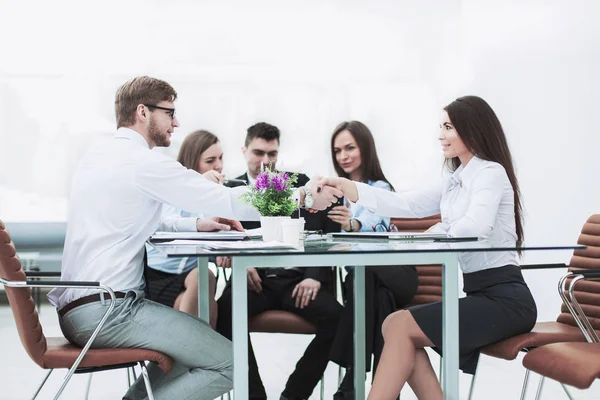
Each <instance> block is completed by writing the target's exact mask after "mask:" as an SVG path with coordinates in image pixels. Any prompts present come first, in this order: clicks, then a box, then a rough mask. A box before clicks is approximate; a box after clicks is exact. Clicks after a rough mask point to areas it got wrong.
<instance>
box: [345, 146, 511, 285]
mask: <svg viewBox="0 0 600 400" xmlns="http://www.w3.org/2000/svg"><path fill="white" fill-rule="evenodd" d="M356 187H357V189H358V201H357V204H361V205H363V206H365V207H366V208H367V209H369V210H371V211H373V212H375V213H377V214H378V215H383V216H389V217H402V218H423V217H427V216H430V215H435V214H438V213H440V212H441V215H442V222H441V223H439V224H437V225H436V226H435V227H433V228H432V230H431V231H432V232H440V233H446V234H447V235H448V236H476V237H478V238H482V239H485V240H488V241H489V242H490V243H492V244H494V245H506V246H514V244H515V241H516V240H517V234H516V226H515V212H514V191H513V188H512V185H511V184H510V181H509V180H508V176H507V175H506V171H505V170H504V167H502V166H501V165H500V164H498V163H495V162H491V161H485V160H482V159H480V158H477V157H473V158H472V159H471V160H470V161H469V162H468V163H467V166H466V167H465V166H463V165H461V166H459V167H458V168H457V169H456V171H454V173H453V174H452V175H447V176H446V177H445V179H444V180H443V182H442V185H441V187H440V186H439V185H436V186H434V187H430V188H428V189H426V190H415V191H409V192H404V193H397V192H390V191H387V190H382V189H376V188H373V187H372V186H369V185H367V184H364V183H358V182H357V183H356ZM459 261H460V266H461V269H462V270H463V272H465V273H469V272H475V271H480V270H483V269H488V268H497V267H502V266H504V265H509V264H510V265H519V261H518V258H517V253H516V251H506V252H472V253H460V254H459Z"/></svg>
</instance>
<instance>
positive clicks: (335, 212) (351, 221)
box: [329, 121, 419, 400]
mask: <svg viewBox="0 0 600 400" xmlns="http://www.w3.org/2000/svg"><path fill="white" fill-rule="evenodd" d="M331 157H332V160H333V166H334V168H335V170H336V172H337V173H338V175H339V176H342V177H346V178H349V179H352V180H354V181H357V182H364V183H366V184H368V185H370V186H372V187H376V188H381V189H383V190H388V191H389V190H392V191H393V190H394V188H393V187H392V185H391V184H390V182H389V181H388V180H387V178H386V177H385V175H384V174H383V170H382V169H381V165H380V163H379V157H378V156H377V149H376V148H375V139H374V138H373V135H372V134H371V131H370V130H369V128H368V127H367V126H366V125H365V124H363V123H362V122H359V121H350V122H342V123H341V124H339V125H338V126H337V127H336V128H335V130H334V131H333V135H332V136H331ZM329 217H330V218H331V219H332V220H333V221H335V222H338V223H339V224H340V225H341V226H342V229H343V230H345V231H346V232H354V231H361V232H368V231H374V230H380V228H381V229H384V230H387V229H389V226H390V218H389V217H382V216H380V215H377V214H376V213H374V212H371V211H369V210H367V209H366V208H365V207H363V206H360V205H357V204H350V203H345V204H342V205H338V206H337V207H334V208H333V209H332V210H331V211H330V212H329ZM347 271H348V275H347V276H346V281H345V282H344V287H345V294H346V298H345V304H344V311H343V312H342V317H341V319H340V323H339V325H338V329H337V333H336V337H335V341H334V342H333V345H332V349H331V360H332V361H334V362H335V363H337V364H339V365H341V366H342V367H345V368H346V376H345V377H344V380H343V381H342V384H341V385H340V388H339V390H338V391H337V392H336V393H335V395H334V399H335V400H343V399H354V398H355V396H354V383H353V380H352V379H353V373H352V367H353V359H354V358H353V349H354V347H353V332H354V329H353V327H354V318H353V308H354V290H353V288H354V270H353V269H352V267H347ZM365 279H366V286H365V289H366V294H365V306H366V325H367V326H366V332H367V337H366V352H367V354H366V359H367V360H369V361H370V360H371V357H372V356H375V359H374V362H373V369H374V370H376V369H377V364H378V363H379V358H380V356H381V351H382V349H383V336H382V335H381V325H382V324H383V321H384V319H385V317H387V316H388V315H389V314H391V313H392V312H394V311H396V310H397V309H398V308H402V307H405V306H406V305H407V304H408V303H410V301H411V300H412V298H413V296H414V294H415V293H416V291H417V286H418V284H419V281H418V277H417V270H416V269H415V267H414V266H402V267H396V266H389V265H388V266H377V267H371V268H367V269H366V270H365ZM370 369H371V363H370V362H368V363H367V371H370Z"/></svg>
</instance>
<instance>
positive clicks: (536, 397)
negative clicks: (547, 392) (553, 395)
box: [535, 376, 546, 400]
mask: <svg viewBox="0 0 600 400" xmlns="http://www.w3.org/2000/svg"><path fill="white" fill-rule="evenodd" d="M544 380H546V377H545V376H542V377H541V378H540V383H539V384H538V389H537V393H536V394H535V400H540V398H541V397H542V389H543V388H544Z"/></svg>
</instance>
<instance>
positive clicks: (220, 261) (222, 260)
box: [217, 256, 231, 268]
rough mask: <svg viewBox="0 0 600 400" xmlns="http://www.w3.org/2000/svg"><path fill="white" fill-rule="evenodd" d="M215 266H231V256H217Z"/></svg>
mask: <svg viewBox="0 0 600 400" xmlns="http://www.w3.org/2000/svg"><path fill="white" fill-rule="evenodd" d="M217 267H222V268H231V257H225V256H217Z"/></svg>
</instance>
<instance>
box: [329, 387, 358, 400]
mask: <svg viewBox="0 0 600 400" xmlns="http://www.w3.org/2000/svg"><path fill="white" fill-rule="evenodd" d="M333 400H356V394H355V393H354V389H341V388H340V389H338V391H337V392H335V393H334V395H333Z"/></svg>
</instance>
